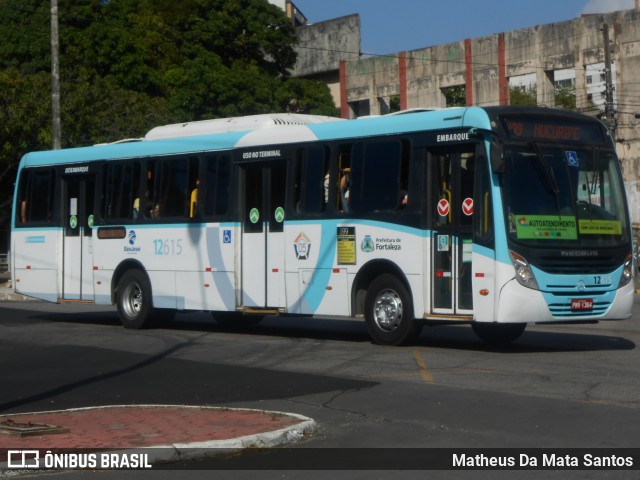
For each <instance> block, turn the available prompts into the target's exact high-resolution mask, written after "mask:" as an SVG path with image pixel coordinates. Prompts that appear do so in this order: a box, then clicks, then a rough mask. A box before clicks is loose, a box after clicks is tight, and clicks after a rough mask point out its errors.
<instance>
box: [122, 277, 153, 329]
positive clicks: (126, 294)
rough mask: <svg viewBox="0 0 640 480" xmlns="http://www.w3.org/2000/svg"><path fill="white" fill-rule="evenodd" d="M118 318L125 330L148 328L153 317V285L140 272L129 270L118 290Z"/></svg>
mask: <svg viewBox="0 0 640 480" xmlns="http://www.w3.org/2000/svg"><path fill="white" fill-rule="evenodd" d="M116 304H117V307H118V317H120V321H121V322H122V324H123V325H124V327H125V328H134V329H138V328H144V327H148V326H149V323H150V321H151V316H152V311H153V308H152V300H151V284H150V283H149V279H148V278H147V276H146V275H145V274H144V273H143V272H141V271H140V270H129V271H128V272H126V273H125V274H124V275H122V278H120V281H119V282H118V287H117V290H116Z"/></svg>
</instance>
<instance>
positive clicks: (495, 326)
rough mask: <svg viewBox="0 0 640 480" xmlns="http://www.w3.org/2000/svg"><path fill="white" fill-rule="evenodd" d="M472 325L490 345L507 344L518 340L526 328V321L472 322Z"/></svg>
mask: <svg viewBox="0 0 640 480" xmlns="http://www.w3.org/2000/svg"><path fill="white" fill-rule="evenodd" d="M471 327H472V328H473V331H474V332H475V334H476V335H477V336H478V337H480V339H481V340H483V341H484V342H486V343H488V344H489V345H494V346H501V345H507V344H509V343H511V342H513V341H515V340H517V339H518V338H519V337H520V335H522V332H524V329H525V328H527V324H526V323H472V324H471Z"/></svg>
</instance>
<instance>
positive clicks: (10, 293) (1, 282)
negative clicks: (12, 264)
mask: <svg viewBox="0 0 640 480" xmlns="http://www.w3.org/2000/svg"><path fill="white" fill-rule="evenodd" d="M26 300H31V297H27V296H26V295H21V294H19V293H16V292H15V290H14V289H13V285H12V283H11V272H0V302H22V301H26Z"/></svg>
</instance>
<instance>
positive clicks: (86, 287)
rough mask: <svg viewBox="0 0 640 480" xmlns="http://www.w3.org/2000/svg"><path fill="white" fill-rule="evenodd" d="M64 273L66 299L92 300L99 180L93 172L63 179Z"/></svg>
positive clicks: (63, 281)
mask: <svg viewBox="0 0 640 480" xmlns="http://www.w3.org/2000/svg"><path fill="white" fill-rule="evenodd" d="M62 186H63V188H62V192H63V194H62V195H63V196H62V198H63V202H64V205H63V222H64V246H63V274H62V299H63V300H84V301H92V300H93V299H94V292H93V238H92V229H93V213H94V212H93V207H94V202H95V191H96V179H95V176H93V175H78V174H70V175H68V176H65V177H63V179H62Z"/></svg>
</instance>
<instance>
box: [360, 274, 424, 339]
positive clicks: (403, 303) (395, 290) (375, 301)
mask: <svg viewBox="0 0 640 480" xmlns="http://www.w3.org/2000/svg"><path fill="white" fill-rule="evenodd" d="M364 305H365V316H364V317H365V321H366V323H367V328H368V330H369V334H370V335H371V338H373V340H374V342H376V343H378V344H380V345H401V344H406V343H409V342H411V341H413V340H415V338H416V337H417V336H418V332H419V331H420V328H419V327H420V325H419V324H416V323H415V322H414V318H413V305H412V303H411V296H410V295H409V292H408V291H407V289H406V288H405V286H404V285H403V284H402V282H401V281H400V280H398V278H397V277H395V276H393V275H390V274H384V275H380V276H379V277H378V278H376V279H375V280H374V281H373V282H372V283H371V286H370V287H369V289H368V290H367V295H366V297H365V302H364Z"/></svg>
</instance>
